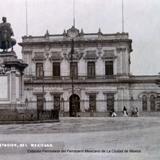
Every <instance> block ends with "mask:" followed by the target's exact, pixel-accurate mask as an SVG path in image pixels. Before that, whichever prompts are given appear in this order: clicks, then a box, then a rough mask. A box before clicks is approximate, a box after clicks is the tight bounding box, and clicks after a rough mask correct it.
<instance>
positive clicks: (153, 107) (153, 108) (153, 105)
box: [150, 95, 156, 111]
mask: <svg viewBox="0 0 160 160" xmlns="http://www.w3.org/2000/svg"><path fill="white" fill-rule="evenodd" d="M155 99H156V98H155V96H154V95H151V96H150V109H151V111H155V110H156V103H155Z"/></svg>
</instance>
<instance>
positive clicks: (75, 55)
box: [67, 51, 83, 61]
mask: <svg viewBox="0 0 160 160" xmlns="http://www.w3.org/2000/svg"><path fill="white" fill-rule="evenodd" d="M82 56H83V52H81V53H79V52H78V51H74V53H73V54H72V55H71V52H70V53H69V54H68V57H67V59H68V60H71V58H72V60H74V61H79V60H80V59H81V58H82Z"/></svg>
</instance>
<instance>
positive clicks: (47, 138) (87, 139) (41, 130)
mask: <svg viewBox="0 0 160 160" xmlns="http://www.w3.org/2000/svg"><path fill="white" fill-rule="evenodd" d="M159 133H160V118H158V117H157V118H156V117H155V118H149V117H145V118H142V117H138V118H129V117H117V118H108V117H107V118H61V121H60V122H59V123H45V124H43V123H41V124H24V125H23V124H18V125H1V126H0V144H1V146H0V160H1V159H2V160H9V159H12V160H13V159H17V160H22V159H23V160H29V159H34V160H37V159H43V160H44V159H45V160H50V159H62V160H67V159H69V160H72V159H76V160H81V159H92V160H99V159H101V160H103V159H107V160H119V159H123V160H128V159H129V160H132V159H133V160H135V159H136V160H143V159H145V160H147V159H149V160H150V159H152V160H159V159H160V152H159V148H160V136H159ZM5 145H8V146H5ZM9 145H10V146H9Z"/></svg>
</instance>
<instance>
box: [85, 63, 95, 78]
mask: <svg viewBox="0 0 160 160" xmlns="http://www.w3.org/2000/svg"><path fill="white" fill-rule="evenodd" d="M87 71H88V74H87V75H88V78H95V62H88V63H87Z"/></svg>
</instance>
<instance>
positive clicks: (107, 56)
mask: <svg viewBox="0 0 160 160" xmlns="http://www.w3.org/2000/svg"><path fill="white" fill-rule="evenodd" d="M113 58H115V55H114V50H104V54H103V56H102V59H113Z"/></svg>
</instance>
